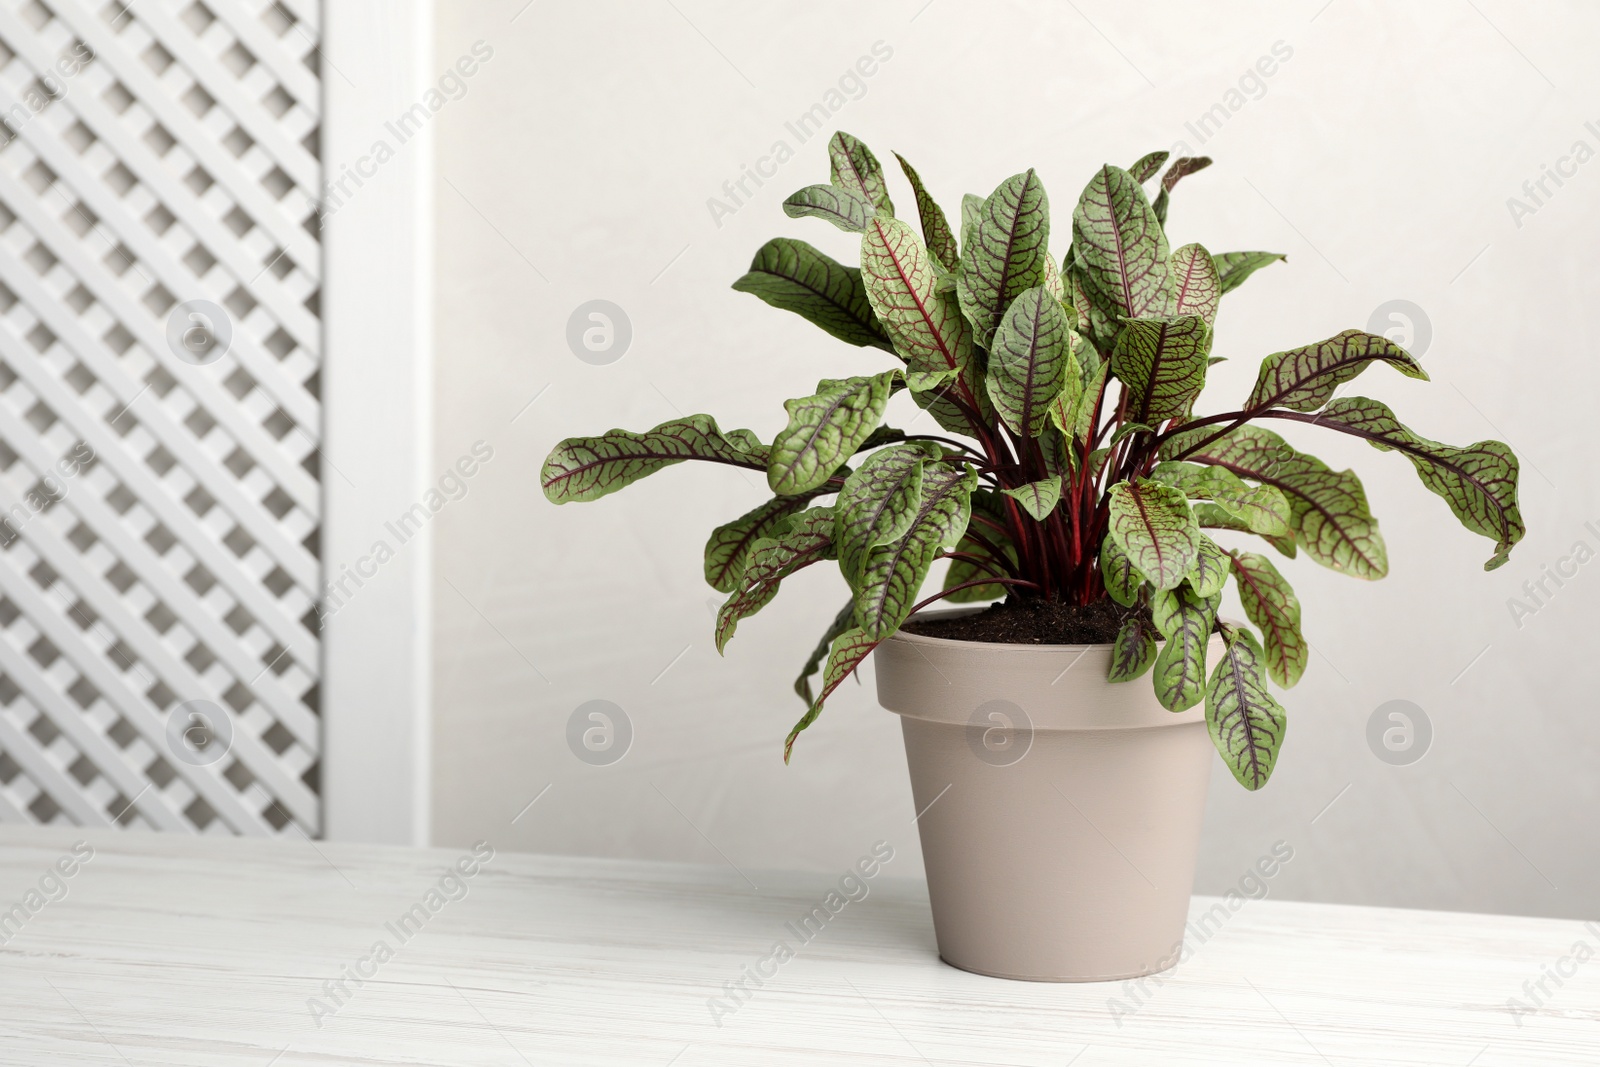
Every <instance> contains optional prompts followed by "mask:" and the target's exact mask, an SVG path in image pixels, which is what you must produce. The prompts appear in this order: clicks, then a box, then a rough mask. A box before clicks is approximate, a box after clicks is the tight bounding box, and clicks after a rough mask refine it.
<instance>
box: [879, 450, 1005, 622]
mask: <svg viewBox="0 0 1600 1067" xmlns="http://www.w3.org/2000/svg"><path fill="white" fill-rule="evenodd" d="M977 485H978V475H977V472H976V471H973V470H972V469H971V468H970V467H965V466H960V467H958V466H955V465H953V464H948V463H927V464H924V466H923V468H922V500H921V502H920V504H918V506H917V512H916V514H915V515H914V516H913V517H912V519H911V522H910V524H909V525H908V526H907V528H906V532H905V534H904V535H903V536H901V537H900V538H899V539H898V540H896V541H894V542H892V543H890V544H886V545H879V546H878V547H876V548H874V549H872V550H871V551H869V552H868V553H867V560H866V563H865V565H864V566H863V567H862V569H861V578H860V580H859V581H858V582H857V584H856V618H857V620H858V621H859V623H860V626H861V628H862V630H863V631H864V632H865V633H866V635H867V636H868V637H870V638H872V639H874V640H879V639H882V638H885V637H888V636H889V635H890V634H892V633H894V632H895V631H896V630H897V629H899V628H900V624H901V623H903V622H905V621H906V617H907V616H908V615H910V614H911V608H912V606H913V605H914V604H915V602H916V598H917V591H918V590H919V589H921V588H922V583H923V580H924V579H925V578H927V576H928V569H929V568H930V567H932V566H933V561H934V558H935V557H937V556H938V555H939V554H940V553H941V552H945V551H947V550H949V549H950V548H952V547H953V546H954V545H955V544H956V543H957V542H959V541H960V540H961V535H962V534H963V533H965V532H966V529H967V522H968V520H969V519H970V518H971V516H972V503H971V500H970V497H971V495H972V491H973V490H974V489H975V488H977Z"/></svg>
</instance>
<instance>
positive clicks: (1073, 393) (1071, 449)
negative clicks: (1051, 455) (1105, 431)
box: [1046, 335, 1104, 464]
mask: <svg viewBox="0 0 1600 1067" xmlns="http://www.w3.org/2000/svg"><path fill="white" fill-rule="evenodd" d="M1074 336H1077V335H1074ZM1101 371H1102V377H1101V381H1103V380H1104V378H1103V372H1104V368H1103V367H1102V368H1101ZM1099 395H1100V386H1099V383H1096V385H1095V390H1094V396H1089V395H1088V393H1087V392H1086V390H1085V388H1084V376H1083V369H1082V367H1080V366H1079V365H1078V357H1077V355H1076V353H1073V352H1071V351H1070V349H1069V351H1068V354H1067V371H1066V374H1065V375H1063V381H1062V383H1061V391H1060V392H1059V393H1057V394H1056V395H1055V397H1054V399H1052V400H1051V401H1050V404H1049V406H1048V408H1047V409H1046V413H1047V414H1048V416H1049V418H1050V422H1051V423H1052V424H1053V425H1054V426H1055V428H1056V429H1057V430H1060V431H1061V433H1062V435H1063V436H1064V437H1065V438H1066V448H1067V452H1068V454H1069V456H1070V457H1071V459H1072V462H1073V463H1074V464H1076V462H1077V456H1078V453H1077V450H1076V447H1077V446H1076V444H1075V442H1076V441H1077V440H1079V439H1081V438H1083V437H1086V436H1087V435H1088V432H1089V426H1088V423H1089V420H1090V419H1091V418H1093V417H1094V401H1095V397H1097V396H1099Z"/></svg>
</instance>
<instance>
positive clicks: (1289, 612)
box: [1228, 552, 1311, 689]
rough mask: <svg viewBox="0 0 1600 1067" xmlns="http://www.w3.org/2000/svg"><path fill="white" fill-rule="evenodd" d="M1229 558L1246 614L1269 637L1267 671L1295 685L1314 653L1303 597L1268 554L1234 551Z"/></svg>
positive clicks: (1288, 685) (1280, 681)
mask: <svg viewBox="0 0 1600 1067" xmlns="http://www.w3.org/2000/svg"><path fill="white" fill-rule="evenodd" d="M1228 558H1229V560H1230V561H1231V563H1232V570H1233V579H1234V584H1235V585H1237V586H1238V587H1239V603H1240V604H1242V605H1243V606H1244V613H1245V617H1246V618H1248V619H1249V620H1250V621H1251V622H1253V623H1255V624H1256V626H1258V627H1260V629H1261V634H1262V636H1263V637H1265V638H1266V646H1267V649H1266V661H1267V673H1268V674H1270V675H1271V676H1272V680H1273V681H1275V682H1277V683H1278V684H1279V685H1281V686H1283V687H1284V688H1285V689H1290V688H1293V686H1294V684H1295V683H1296V682H1298V681H1299V680H1300V676H1301V675H1302V674H1304V673H1305V670H1306V663H1307V661H1308V660H1309V659H1310V657H1311V651H1310V648H1309V646H1308V645H1307V644H1306V639H1305V636H1304V635H1303V634H1301V632H1300V598H1299V597H1297V596H1295V595H1294V590H1293V589H1291V588H1289V583H1288V582H1286V581H1284V578H1283V575H1282V574H1279V573H1278V568H1276V567H1274V566H1273V565H1272V561H1271V560H1269V559H1268V558H1267V557H1266V556H1263V555H1260V554H1258V553H1255V552H1230V553H1228Z"/></svg>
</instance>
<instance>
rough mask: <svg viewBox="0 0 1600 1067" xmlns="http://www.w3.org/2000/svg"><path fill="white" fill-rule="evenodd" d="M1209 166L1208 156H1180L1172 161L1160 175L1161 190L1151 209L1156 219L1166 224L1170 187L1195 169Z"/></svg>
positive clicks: (1198, 169) (1209, 158) (1203, 168)
mask: <svg viewBox="0 0 1600 1067" xmlns="http://www.w3.org/2000/svg"><path fill="white" fill-rule="evenodd" d="M1209 166H1211V157H1210V156H1181V157H1179V158H1178V159H1175V160H1173V161H1172V166H1170V167H1168V168H1167V172H1166V173H1165V174H1163V175H1162V176H1161V191H1160V192H1159V193H1157V194H1156V202H1155V204H1154V205H1153V207H1152V210H1154V211H1155V213H1156V220H1157V221H1159V222H1160V223H1161V225H1163V226H1165V225H1166V224H1167V202H1168V199H1169V198H1170V196H1171V193H1172V187H1173V186H1175V185H1177V184H1178V182H1180V181H1182V180H1183V179H1184V178H1185V177H1187V176H1188V175H1190V174H1193V173H1194V172H1195V171H1200V170H1205V169H1206V168H1207V167H1209Z"/></svg>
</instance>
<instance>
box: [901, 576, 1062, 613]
mask: <svg viewBox="0 0 1600 1067" xmlns="http://www.w3.org/2000/svg"><path fill="white" fill-rule="evenodd" d="M980 585H1015V586H1018V587H1026V588H1032V589H1037V588H1039V586H1038V585H1037V584H1036V583H1034V582H1030V581H1026V580H1024V579H1022V578H979V579H978V580H977V581H973V582H962V583H961V584H960V585H952V586H951V587H950V588H949V589H941V590H939V591H938V592H937V593H935V594H933V595H932V596H930V597H928V598H927V599H926V600H920V601H918V602H917V603H915V604H913V605H911V610H910V611H909V612H907V614H906V618H908V619H909V618H911V617H912V616H913V615H915V614H916V613H917V612H919V611H921V610H922V609H923V608H925V607H927V606H928V605H929V604H936V603H938V602H939V601H941V600H943V599H944V598H945V597H947V596H949V595H950V594H951V593H959V592H961V590H963V589H972V588H975V587H977V586H980Z"/></svg>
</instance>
